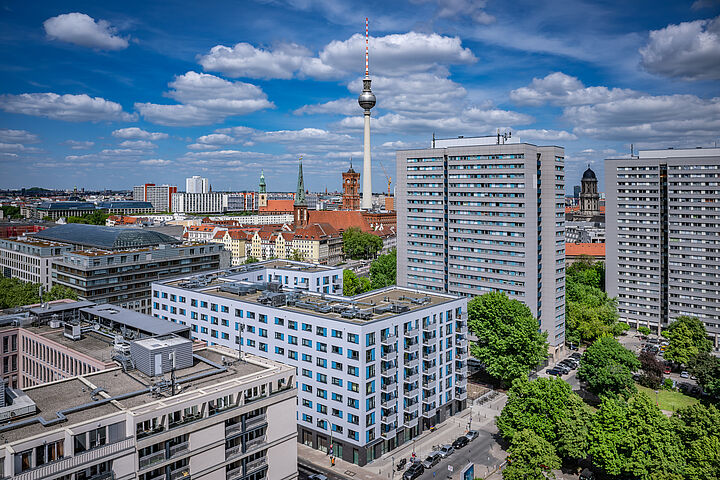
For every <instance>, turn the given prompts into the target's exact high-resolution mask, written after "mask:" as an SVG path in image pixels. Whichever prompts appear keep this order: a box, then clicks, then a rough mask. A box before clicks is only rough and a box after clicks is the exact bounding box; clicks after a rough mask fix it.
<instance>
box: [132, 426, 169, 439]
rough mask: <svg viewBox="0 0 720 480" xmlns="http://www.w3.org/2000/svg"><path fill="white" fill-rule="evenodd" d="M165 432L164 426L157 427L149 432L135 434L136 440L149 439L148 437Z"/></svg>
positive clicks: (141, 431) (142, 431) (143, 431)
mask: <svg viewBox="0 0 720 480" xmlns="http://www.w3.org/2000/svg"><path fill="white" fill-rule="evenodd" d="M164 430H165V426H164V425H157V426H155V427H153V428H151V429H149V430H140V431H139V432H137V439H138V440H140V439H141V438H145V437H149V436H150V435H155V434H156V433H160V432H162V431H164Z"/></svg>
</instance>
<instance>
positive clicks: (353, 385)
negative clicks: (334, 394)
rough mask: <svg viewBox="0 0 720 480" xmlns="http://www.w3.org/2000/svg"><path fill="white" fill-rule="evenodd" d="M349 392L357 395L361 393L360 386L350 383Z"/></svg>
mask: <svg viewBox="0 0 720 480" xmlns="http://www.w3.org/2000/svg"><path fill="white" fill-rule="evenodd" d="M348 390H349V391H351V392H356V393H357V392H359V391H360V385H359V384H357V383H355V382H348Z"/></svg>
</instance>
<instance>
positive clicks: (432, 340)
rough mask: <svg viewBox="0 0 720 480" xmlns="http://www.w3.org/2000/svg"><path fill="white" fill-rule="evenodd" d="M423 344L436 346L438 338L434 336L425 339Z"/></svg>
mask: <svg viewBox="0 0 720 480" xmlns="http://www.w3.org/2000/svg"><path fill="white" fill-rule="evenodd" d="M422 343H423V345H434V344H436V343H437V336H436V335H432V336H427V337H423V339H422Z"/></svg>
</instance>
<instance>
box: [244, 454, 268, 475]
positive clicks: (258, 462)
mask: <svg viewBox="0 0 720 480" xmlns="http://www.w3.org/2000/svg"><path fill="white" fill-rule="evenodd" d="M267 464H268V463H267V457H261V458H256V459H255V460H252V461H250V462H248V463H247V464H246V465H245V475H248V474H250V473H252V472H254V471H255V470H260V469H261V468H264V467H266V466H267Z"/></svg>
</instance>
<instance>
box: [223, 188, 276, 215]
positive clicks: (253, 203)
mask: <svg viewBox="0 0 720 480" xmlns="http://www.w3.org/2000/svg"><path fill="white" fill-rule="evenodd" d="M260 198H262V193H261V194H258V192H233V193H228V199H227V210H228V212H254V211H257V210H258V202H259V201H260V200H259V199H260ZM265 199H266V201H267V194H266V195H265Z"/></svg>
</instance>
